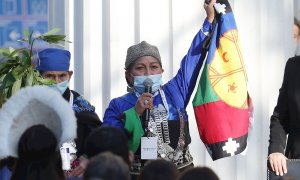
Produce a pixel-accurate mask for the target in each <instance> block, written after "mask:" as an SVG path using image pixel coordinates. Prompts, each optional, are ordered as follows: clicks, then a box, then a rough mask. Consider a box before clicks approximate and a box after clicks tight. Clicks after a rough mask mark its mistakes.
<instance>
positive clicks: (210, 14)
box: [204, 0, 217, 23]
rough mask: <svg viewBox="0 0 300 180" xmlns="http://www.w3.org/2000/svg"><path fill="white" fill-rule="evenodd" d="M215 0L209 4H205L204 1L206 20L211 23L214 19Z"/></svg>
mask: <svg viewBox="0 0 300 180" xmlns="http://www.w3.org/2000/svg"><path fill="white" fill-rule="evenodd" d="M216 1H217V0H211V1H210V2H209V3H206V2H205V1H204V9H205V11H206V15H207V20H208V21H209V22H210V23H212V22H213V20H214V18H215V9H214V4H215V3H216Z"/></svg>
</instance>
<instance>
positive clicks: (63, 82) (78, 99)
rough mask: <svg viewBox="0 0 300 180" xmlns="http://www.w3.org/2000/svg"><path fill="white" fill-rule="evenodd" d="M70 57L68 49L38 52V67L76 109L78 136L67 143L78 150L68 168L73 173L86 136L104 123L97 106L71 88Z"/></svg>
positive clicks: (51, 86) (53, 86) (82, 151)
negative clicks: (96, 109) (96, 110)
mask: <svg viewBox="0 0 300 180" xmlns="http://www.w3.org/2000/svg"><path fill="white" fill-rule="evenodd" d="M70 58H71V54H70V52H69V51H67V50H63V49H58V48H47V49H44V50H42V51H40V52H39V53H38V61H37V65H36V69H37V70H38V71H39V72H40V74H41V75H42V76H43V77H44V78H46V79H52V80H54V81H55V84H53V85H50V86H49V87H50V88H52V89H54V90H56V91H58V92H60V93H61V94H62V96H63V97H64V99H65V100H67V101H68V102H69V104H70V105H71V106H72V108H73V110H74V111H75V115H76V118H77V125H78V128H77V138H76V139H75V143H74V142H73V143H72V142H70V143H69V144H67V146H72V147H71V149H74V151H75V152H76V156H75V157H73V159H75V161H71V164H72V165H71V169H70V167H69V168H67V169H66V170H69V172H71V175H72V169H74V168H75V166H76V165H78V164H79V162H78V161H79V157H81V156H82V155H83V154H84V144H85V140H86V137H87V136H88V135H89V133H90V132H91V131H92V130H93V129H94V128H96V127H98V126H100V125H101V124H102V123H101V121H100V119H99V117H98V115H97V114H96V112H95V107H94V106H92V105H91V104H90V103H89V102H88V101H87V100H85V99H84V98H83V96H81V95H80V94H79V93H78V92H76V91H73V90H70V89H69V81H70V79H71V77H72V75H73V71H70V70H69V68H70ZM74 151H73V152H74ZM80 159H81V158H80ZM76 172H77V173H78V172H79V174H80V171H78V170H76ZM82 173H83V172H82ZM79 174H75V175H72V176H76V175H79Z"/></svg>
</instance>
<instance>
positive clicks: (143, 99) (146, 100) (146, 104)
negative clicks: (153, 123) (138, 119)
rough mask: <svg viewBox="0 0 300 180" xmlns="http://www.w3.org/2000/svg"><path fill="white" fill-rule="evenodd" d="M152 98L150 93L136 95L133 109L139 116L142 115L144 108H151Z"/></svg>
mask: <svg viewBox="0 0 300 180" xmlns="http://www.w3.org/2000/svg"><path fill="white" fill-rule="evenodd" d="M152 106H153V98H152V94H151V93H143V94H142V95H141V96H139V97H138V100H137V102H136V104H135V111H136V112H137V113H138V115H139V116H142V115H143V113H144V111H145V109H152Z"/></svg>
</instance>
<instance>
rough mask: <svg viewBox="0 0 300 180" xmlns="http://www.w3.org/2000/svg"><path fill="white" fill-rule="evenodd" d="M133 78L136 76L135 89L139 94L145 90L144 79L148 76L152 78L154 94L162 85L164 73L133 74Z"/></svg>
mask: <svg viewBox="0 0 300 180" xmlns="http://www.w3.org/2000/svg"><path fill="white" fill-rule="evenodd" d="M133 78H134V83H133V87H134V90H135V91H136V92H138V93H139V94H143V93H144V92H145V85H144V81H145V80H146V79H147V78H149V79H151V80H152V82H153V84H152V87H151V89H152V91H151V93H152V94H154V93H155V92H156V91H158V89H159V88H160V86H161V85H162V75H161V74H155V75H148V76H133Z"/></svg>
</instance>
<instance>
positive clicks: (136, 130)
mask: <svg viewBox="0 0 300 180" xmlns="http://www.w3.org/2000/svg"><path fill="white" fill-rule="evenodd" d="M124 113H125V129H127V131H128V132H129V133H130V134H131V135H132V138H131V139H129V141H128V143H129V149H130V150H131V151H133V152H136V150H137V149H138V147H139V145H140V142H141V137H142V136H143V135H144V130H143V127H142V124H141V120H140V117H139V115H138V114H137V112H136V111H135V108H134V107H133V108H130V109H128V110H127V111H125V112H124Z"/></svg>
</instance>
